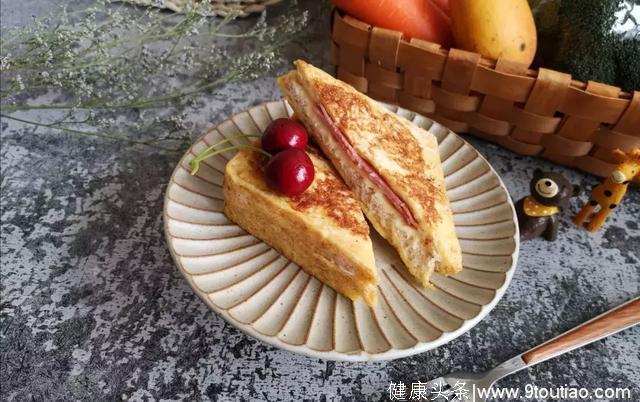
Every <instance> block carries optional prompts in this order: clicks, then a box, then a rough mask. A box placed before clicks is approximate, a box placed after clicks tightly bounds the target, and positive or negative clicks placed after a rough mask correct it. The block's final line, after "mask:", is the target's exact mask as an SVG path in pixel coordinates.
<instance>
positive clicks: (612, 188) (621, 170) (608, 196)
mask: <svg viewBox="0 0 640 402" xmlns="http://www.w3.org/2000/svg"><path fill="white" fill-rule="evenodd" d="M613 157H614V158H615V160H616V161H617V162H619V163H620V164H619V165H618V166H616V167H615V169H613V172H611V176H609V177H607V178H606V179H605V180H604V182H602V184H600V185H598V186H596V188H594V189H593V191H592V192H591V198H590V199H589V202H588V203H586V204H585V205H584V207H582V210H581V211H580V212H579V213H578V215H576V217H575V218H574V220H573V221H574V223H575V224H576V225H578V226H581V225H583V224H584V222H585V221H586V220H587V218H589V216H591V214H592V213H593V212H594V209H595V208H596V207H597V206H600V208H599V209H598V211H596V212H595V214H594V215H593V216H592V217H591V219H590V220H589V222H588V223H587V224H586V225H585V226H586V228H587V230H588V231H590V232H595V231H596V230H598V229H599V228H600V227H601V226H602V224H603V223H604V221H605V220H607V217H608V216H609V214H610V213H611V211H613V210H614V209H615V208H616V207H617V206H618V205H619V204H620V201H622V198H623V197H624V195H625V193H626V192H627V187H629V183H630V182H631V180H633V179H634V178H635V177H637V176H638V175H640V148H634V149H633V150H632V151H631V152H629V153H627V154H625V153H624V152H623V151H622V150H620V149H616V150H614V151H613Z"/></svg>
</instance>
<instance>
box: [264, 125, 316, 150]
mask: <svg viewBox="0 0 640 402" xmlns="http://www.w3.org/2000/svg"><path fill="white" fill-rule="evenodd" d="M307 142H309V135H308V134H307V130H306V129H305V128H304V126H303V125H302V124H300V123H298V122H297V121H295V120H292V119H286V118H284V117H282V118H279V119H275V120H274V121H272V122H271V124H269V126H268V127H267V129H266V130H264V134H262V144H261V145H262V149H264V150H265V151H267V152H269V153H270V154H271V155H275V154H277V153H278V152H280V151H282V150H284V149H287V148H299V149H305V147H306V146H307Z"/></svg>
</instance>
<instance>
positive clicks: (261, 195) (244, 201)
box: [223, 151, 378, 306]
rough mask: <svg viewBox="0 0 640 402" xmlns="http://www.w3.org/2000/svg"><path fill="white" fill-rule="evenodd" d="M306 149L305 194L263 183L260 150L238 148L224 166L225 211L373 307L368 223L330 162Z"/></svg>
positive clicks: (326, 280) (325, 279) (373, 278)
mask: <svg viewBox="0 0 640 402" xmlns="http://www.w3.org/2000/svg"><path fill="white" fill-rule="evenodd" d="M307 153H308V155H309V157H310V158H311V161H312V162H313V165H314V168H315V179H314V181H313V183H312V184H311V186H310V187H309V188H308V189H307V190H306V191H305V192H304V193H302V194H300V195H296V196H293V197H288V196H284V195H280V194H278V193H276V192H275V191H273V190H272V189H271V188H270V187H269V186H268V185H267V183H266V181H265V177H264V172H263V171H262V163H261V159H262V156H261V155H260V154H258V153H255V152H250V151H240V152H238V153H237V154H236V156H235V157H234V158H233V159H231V160H230V161H229V162H228V163H227V165H226V168H225V173H224V187H223V188H224V202H225V203H224V212H225V214H226V215H227V217H229V219H231V220H232V221H233V222H235V223H237V224H238V225H240V226H241V227H242V228H244V229H245V230H246V231H248V232H249V233H251V234H253V235H254V236H256V237H258V238H260V239H262V240H264V241H265V242H266V243H268V244H269V245H271V246H272V247H274V248H275V249H276V250H278V251H279V252H280V253H282V254H283V255H285V256H286V257H288V258H289V259H290V260H292V261H293V262H295V263H296V264H298V265H299V266H300V267H301V268H303V269H304V270H305V271H307V272H308V273H310V274H312V275H314V276H315V277H316V278H318V279H319V280H321V281H322V282H324V283H326V284H327V285H329V286H331V287H332V288H333V289H335V290H336V291H338V292H339V293H342V294H343V295H345V296H347V297H349V298H350V299H352V300H357V299H360V298H361V299H363V300H364V301H365V302H366V303H367V304H369V305H370V306H373V305H375V303H376V297H377V290H376V285H377V283H378V275H377V273H376V266H375V260H374V256H373V246H372V244H371V238H370V237H369V226H368V225H367V223H366V221H365V219H364V216H363V215H362V211H361V209H360V206H359V204H358V202H357V200H356V199H355V198H354V196H353V193H352V192H351V191H350V190H349V189H348V188H347V187H346V185H345V184H344V182H343V181H342V179H340V176H338V174H337V173H336V172H335V170H333V168H332V167H331V165H329V163H328V162H327V161H326V160H324V159H323V158H322V157H321V156H320V155H319V154H317V153H315V152H313V151H308V152H307Z"/></svg>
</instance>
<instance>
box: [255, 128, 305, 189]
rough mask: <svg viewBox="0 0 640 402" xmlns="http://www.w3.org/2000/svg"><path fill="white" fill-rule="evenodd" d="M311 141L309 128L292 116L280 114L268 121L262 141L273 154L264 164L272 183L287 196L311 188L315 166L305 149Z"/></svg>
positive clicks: (268, 180) (265, 148)
mask: <svg viewBox="0 0 640 402" xmlns="http://www.w3.org/2000/svg"><path fill="white" fill-rule="evenodd" d="M308 142H309V135H308V134H307V130H306V129H305V128H304V127H303V126H302V125H301V124H300V123H298V122H297V121H295V120H293V119H287V118H280V119H276V120H274V121H273V122H271V124H269V126H268V127H267V129H266V130H264V133H263V134H262V138H261V142H260V146H261V148H262V150H264V151H266V152H268V153H269V154H271V155H272V156H271V158H269V161H268V162H267V164H266V165H265V166H264V174H265V177H266V180H267V184H268V185H269V187H271V188H272V189H273V190H275V191H277V192H279V193H281V194H284V195H287V196H294V195H298V194H302V193H303V192H304V191H305V190H306V189H307V188H309V186H310V185H311V183H313V178H314V177H315V169H314V168H313V162H311V158H309V155H307V153H306V152H305V151H304V149H305V148H306V146H307V143H308Z"/></svg>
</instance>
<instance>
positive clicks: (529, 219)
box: [516, 169, 579, 241]
mask: <svg viewBox="0 0 640 402" xmlns="http://www.w3.org/2000/svg"><path fill="white" fill-rule="evenodd" d="M578 192H579V188H578V187H577V186H573V185H571V183H569V181H568V180H567V179H565V178H564V176H562V175H561V174H558V173H553V172H543V171H542V170H540V169H536V170H535V171H534V172H533V179H531V195H529V196H528V197H524V198H523V199H521V200H520V201H518V202H517V203H516V213H517V214H518V226H519V227H520V240H530V239H533V238H535V237H538V236H544V238H545V239H547V240H549V241H553V240H555V239H556V238H557V237H558V217H557V216H556V215H557V213H558V212H560V209H566V208H567V207H568V206H569V200H570V199H571V197H573V196H574V195H577V194H578Z"/></svg>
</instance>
